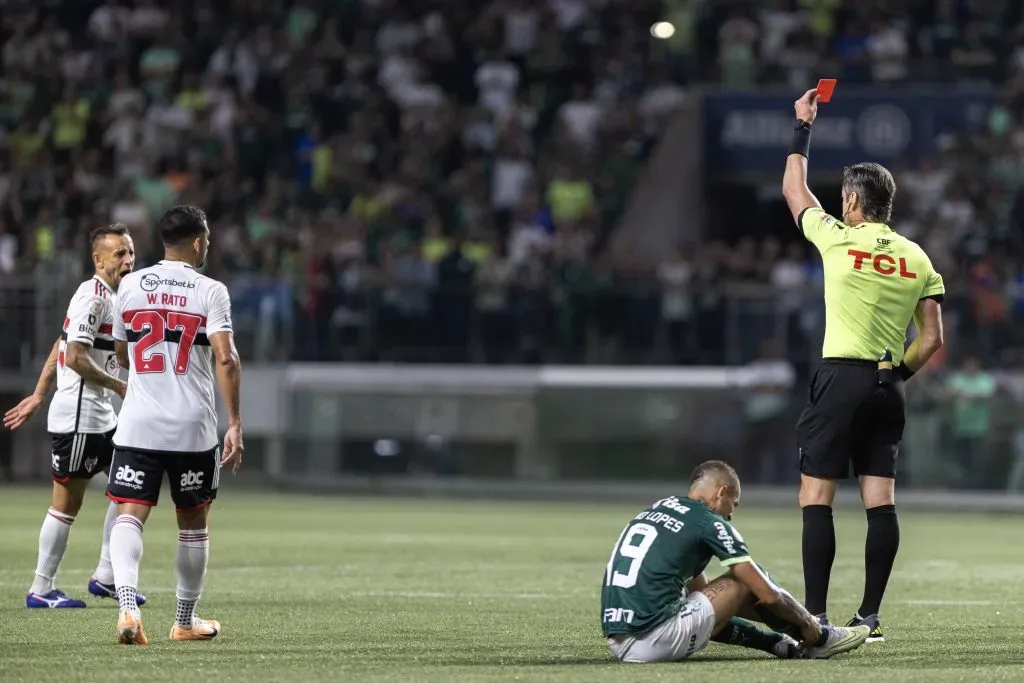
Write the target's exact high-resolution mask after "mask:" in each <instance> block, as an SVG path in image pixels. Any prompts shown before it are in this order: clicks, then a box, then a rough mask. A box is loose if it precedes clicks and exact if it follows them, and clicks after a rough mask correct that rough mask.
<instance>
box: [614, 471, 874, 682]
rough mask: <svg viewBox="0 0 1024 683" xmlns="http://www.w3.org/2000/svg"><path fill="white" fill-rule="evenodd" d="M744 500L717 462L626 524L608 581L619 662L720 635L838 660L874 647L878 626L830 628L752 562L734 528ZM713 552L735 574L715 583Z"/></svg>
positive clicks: (666, 656) (664, 654)
mask: <svg viewBox="0 0 1024 683" xmlns="http://www.w3.org/2000/svg"><path fill="white" fill-rule="evenodd" d="M739 502H740V480H739V477H738V476H737V474H736V470H734V469H733V468H732V467H731V466H730V465H728V464H727V463H724V462H721V461H718V460H710V461H708V462H705V463H703V464H701V465H699V466H698V467H697V469H695V470H694V471H693V474H692V475H691V477H690V490H689V492H688V493H687V494H686V497H685V498H678V497H676V496H672V497H670V498H664V499H662V500H659V501H658V502H656V503H654V505H652V506H651V507H649V508H648V509H646V510H644V511H643V512H641V513H640V514H638V515H637V516H636V517H634V518H633V519H632V520H630V522H629V524H627V525H626V528H625V529H624V530H623V531H622V533H621V534H620V535H619V540H618V541H616V543H615V547H614V548H613V549H612V556H611V558H610V559H609V560H608V566H607V568H606V569H605V574H604V583H603V585H602V587H601V625H602V628H603V631H604V635H605V637H606V638H607V639H608V646H609V647H610V648H611V650H612V652H613V653H614V654H615V656H616V658H618V659H619V660H621V661H623V662H669V661H678V660H682V659H686V658H687V657H689V656H690V655H692V654H693V653H694V652H697V651H698V650H701V649H703V648H704V647H705V646H706V645H707V644H708V641H711V640H713V641H715V642H718V643H726V644H729V645H740V646H742V647H749V648H754V649H758V650H763V651H764V652H768V653H770V654H773V655H775V656H776V657H779V658H782V659H798V658H808V659H828V658H829V657H831V656H833V655H837V654H839V653H841V652H846V651H848V650H852V649H854V648H857V647H859V646H860V645H862V644H863V643H864V641H865V640H866V639H867V637H868V634H869V633H870V631H871V629H870V627H868V626H855V627H847V628H841V627H837V626H831V625H827V624H826V625H822V624H820V623H819V622H818V620H817V619H816V618H815V617H814V616H812V615H811V614H810V613H809V612H808V611H807V610H806V609H804V607H803V605H801V604H800V603H799V602H798V601H797V600H796V599H794V598H793V596H792V595H790V594H789V593H788V592H786V590H785V589H783V588H781V587H780V586H777V585H776V584H775V583H774V582H773V581H772V580H771V579H770V578H769V577H768V575H767V574H765V573H764V571H763V570H762V569H761V567H760V566H759V565H757V564H756V563H755V562H754V561H753V559H751V556H750V552H749V551H748V550H747V544H746V542H745V541H744V540H743V537H742V536H740V534H739V533H738V532H737V531H736V530H735V529H733V527H732V524H730V520H731V519H732V514H733V511H734V510H735V509H736V506H738V505H739ZM712 556H714V557H717V558H718V560H719V561H720V562H721V564H722V566H724V567H726V568H727V569H728V571H727V572H726V573H725V574H723V575H722V576H719V577H718V578H716V579H714V580H712V581H711V582H708V580H707V579H706V578H705V576H704V568H705V567H707V565H708V562H710V561H711V557H712ZM748 619H750V620H753V621H759V622H762V623H764V624H766V625H768V626H769V628H771V629H773V630H770V631H769V630H765V629H762V628H760V627H758V626H756V625H754V624H753V623H751V622H750V621H747V620H748Z"/></svg>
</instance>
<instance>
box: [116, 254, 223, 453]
mask: <svg viewBox="0 0 1024 683" xmlns="http://www.w3.org/2000/svg"><path fill="white" fill-rule="evenodd" d="M230 331H231V300H230V298H229V297H228V291H227V288H226V287H225V286H224V285H223V284H222V283H220V282H218V281H217V280H214V279H212V278H208V277H206V276H204V275H200V274H199V273H197V272H196V271H195V269H193V268H192V267H191V266H189V265H188V264H185V263H182V262H180V261H160V262H159V263H157V264H156V265H154V266H152V267H150V268H146V269H144V270H140V271H136V272H134V273H131V274H130V275H126V276H125V278H124V279H123V280H122V281H121V288H120V296H119V297H118V308H117V310H116V311H115V315H114V331H113V334H114V338H116V339H118V340H121V341H126V342H128V356H129V359H130V368H129V372H128V391H127V394H126V396H125V400H124V405H123V406H122V408H121V416H120V420H119V422H118V426H117V432H116V433H115V434H114V444H115V445H116V446H118V447H120V448H131V449H134V450H140V451H157V452H176V453H202V452H206V451H209V450H210V449H213V448H215V447H216V446H217V444H218V441H219V440H218V438H217V410H216V398H215V395H214V384H215V376H214V370H213V351H212V349H211V348H210V341H209V337H208V335H211V334H216V333H217V332H230Z"/></svg>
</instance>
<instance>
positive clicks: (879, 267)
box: [846, 249, 917, 280]
mask: <svg viewBox="0 0 1024 683" xmlns="http://www.w3.org/2000/svg"><path fill="white" fill-rule="evenodd" d="M846 253H847V254H849V255H850V256H852V257H853V269H854V270H861V269H862V268H863V267H864V261H866V260H868V259H871V267H872V268H874V269H875V272H876V273H881V274H882V275H892V274H894V273H895V272H896V263H897V259H894V258H893V257H892V256H889V255H888V254H877V255H876V256H875V257H874V258H871V252H870V251H858V250H857V249H850V250H848V251H847V252H846ZM899 276H900V277H902V278H907V279H908V280H916V279H917V273H912V272H911V271H910V270H908V269H907V259H905V258H903V257H900V258H899Z"/></svg>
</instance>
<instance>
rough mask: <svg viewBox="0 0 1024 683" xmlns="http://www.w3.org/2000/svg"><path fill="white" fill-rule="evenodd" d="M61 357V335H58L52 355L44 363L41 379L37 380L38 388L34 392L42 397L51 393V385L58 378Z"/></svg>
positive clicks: (51, 350) (51, 351) (40, 374)
mask: <svg viewBox="0 0 1024 683" xmlns="http://www.w3.org/2000/svg"><path fill="white" fill-rule="evenodd" d="M59 357H60V337H57V341H55V342H53V348H52V349H50V355H49V356H48V357H47V358H46V362H45V363H43V370H42V372H40V373H39V381H38V382H36V390H35V391H34V392H32V393H33V394H35V395H36V396H38V397H39V398H40V399H42V398H44V397H45V396H46V395H47V394H48V393H50V387H52V386H53V383H54V381H56V379H57V359H58V358H59Z"/></svg>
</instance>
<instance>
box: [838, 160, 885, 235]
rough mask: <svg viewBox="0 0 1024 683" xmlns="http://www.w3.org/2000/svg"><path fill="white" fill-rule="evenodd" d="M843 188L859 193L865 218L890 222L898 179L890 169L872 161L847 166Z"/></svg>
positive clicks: (861, 210) (877, 221)
mask: <svg viewBox="0 0 1024 683" xmlns="http://www.w3.org/2000/svg"><path fill="white" fill-rule="evenodd" d="M843 189H844V190H846V191H847V192H848V193H849V192H856V193H857V197H858V198H859V199H860V212H861V215H863V216H864V218H866V219H870V220H871V221H873V222H875V223H886V224H888V222H889V219H890V218H892V202H893V199H894V198H895V197H896V181H895V180H893V179H892V173H889V169H887V168H885V166H882V165H881V164H876V163H874V162H870V161H869V162H864V163H861V164H854V165H853V166H847V167H846V168H844V169H843Z"/></svg>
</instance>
